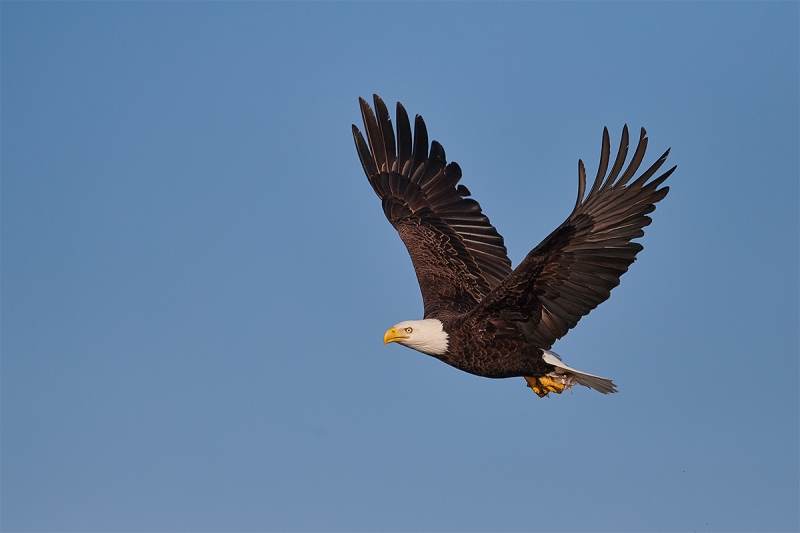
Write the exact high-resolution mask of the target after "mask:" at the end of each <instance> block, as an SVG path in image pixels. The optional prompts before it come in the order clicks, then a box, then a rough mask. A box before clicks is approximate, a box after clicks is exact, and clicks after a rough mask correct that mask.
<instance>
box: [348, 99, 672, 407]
mask: <svg viewBox="0 0 800 533" xmlns="http://www.w3.org/2000/svg"><path fill="white" fill-rule="evenodd" d="M359 102H360V105H361V115H362V118H363V121H364V128H365V133H366V140H365V139H364V136H363V135H362V134H361V132H360V131H359V130H358V128H357V127H356V126H355V125H353V137H354V138H355V143H356V149H357V151H358V156H359V158H360V159H361V164H362V166H363V167H364V172H365V173H366V175H367V179H368V180H369V183H370V185H372V188H373V189H374V190H375V193H376V194H377V195H378V197H379V198H380V199H381V201H382V203H383V212H384V213H385V214H386V218H388V219H389V222H390V223H391V224H392V226H394V228H395V229H396V230H397V232H398V233H399V234H400V238H401V239H402V240H403V242H404V243H405V245H406V248H407V249H408V253H409V255H410V256H411V261H412V262H413V264H414V270H415V271H416V273H417V279H418V281H419V286H420V291H421V292H422V301H423V304H424V317H423V319H422V320H409V321H405V322H400V323H399V324H396V325H395V326H394V327H392V328H390V329H389V330H388V331H387V332H386V334H385V335H384V344H387V343H390V342H398V343H400V344H402V345H404V346H408V347H409V348H413V349H415V350H418V351H420V352H423V353H426V354H428V355H431V356H433V357H436V358H438V359H440V360H442V361H443V362H445V363H447V364H449V365H452V366H454V367H456V368H458V369H460V370H463V371H465V372H469V373H471V374H475V375H478V376H484V377H489V378H510V377H524V378H525V380H526V381H527V383H528V386H529V387H531V388H532V389H533V390H534V392H535V393H536V394H538V395H539V396H546V395H547V394H548V393H550V392H554V393H561V392H562V391H564V390H565V389H569V388H571V387H572V386H573V385H575V384H580V385H584V386H587V387H590V388H593V389H595V390H597V391H600V392H602V393H604V394H607V393H610V392H616V387H615V385H614V383H612V381H611V380H610V379H607V378H602V377H599V376H594V375H592V374H587V373H585V372H581V371H579V370H575V369H574V368H571V367H568V366H567V365H565V364H564V363H563V362H562V361H561V358H560V357H559V356H558V355H557V354H556V353H554V352H552V351H550V348H551V347H552V346H553V343H555V341H556V340H558V339H560V338H561V337H563V336H564V335H566V334H567V332H568V331H569V330H570V329H572V328H573V327H575V325H576V324H577V323H578V321H579V320H580V319H581V317H583V316H585V315H587V314H589V312H590V311H591V310H592V309H594V308H595V307H597V306H598V305H599V304H600V303H602V302H603V301H605V300H607V299H608V298H609V296H610V295H611V289H613V288H614V287H616V286H617V285H619V278H620V276H622V274H624V273H625V272H626V271H627V270H628V267H629V266H630V265H631V263H633V262H634V261H635V260H636V254H637V253H638V252H639V251H641V250H642V245H640V244H638V243H635V242H632V241H633V239H636V238H638V237H642V236H643V235H644V230H643V229H642V228H644V227H645V226H647V225H648V224H650V222H651V219H650V217H648V216H647V215H648V214H649V213H651V212H653V211H654V210H655V204H656V203H657V202H659V201H660V200H662V199H663V198H664V197H665V196H666V195H667V192H668V191H669V188H668V187H661V188H659V186H660V185H661V184H662V183H663V182H664V180H666V179H667V177H669V175H670V174H672V172H673V171H674V170H675V167H672V168H670V169H669V170H667V171H666V172H664V173H663V174H661V175H660V176H658V177H657V178H655V179H651V178H652V177H653V176H654V175H655V174H656V172H658V170H659V169H660V168H661V166H662V165H663V164H664V162H665V161H666V159H667V155H668V154H669V150H667V151H666V152H665V153H664V155H662V156H661V157H660V158H659V159H658V160H657V161H656V162H655V163H654V164H653V165H652V166H651V167H650V168H648V169H647V170H645V171H644V172H642V173H641V174H640V175H639V176H637V177H636V178H635V179H634V175H635V174H636V172H637V170H638V169H639V166H640V165H641V163H642V160H643V158H644V153H645V150H646V148H647V137H646V132H645V130H644V128H642V130H641V134H640V136H639V142H638V144H637V146H636V150H635V152H634V154H633V157H632V158H631V161H630V163H628V165H627V167H626V168H625V169H624V170H623V167H625V161H626V158H627V154H628V128H627V126H625V127H624V128H623V130H622V141H621V142H620V147H619V151H618V152H617V156H616V158H615V160H614V162H613V165H612V166H611V170H610V171H609V170H608V167H609V163H610V142H609V136H608V129H604V130H603V146H602V151H601V155H600V166H599V168H598V170H597V177H596V178H595V180H594V182H593V184H592V187H591V189H590V190H589V192H588V194H587V193H586V171H585V169H584V166H583V162H582V161H578V199H577V201H576V202H575V208H574V209H573V210H572V213H571V214H570V215H569V217H567V219H566V220H565V221H564V223H563V224H561V225H560V226H559V227H558V228H556V230H555V231H553V232H552V233H551V234H550V235H548V236H547V237H546V238H545V239H544V240H543V241H542V242H541V243H540V244H539V245H538V246H537V247H536V248H534V249H533V250H531V252H530V253H528V255H527V256H526V257H525V259H524V260H523V261H522V262H521V263H520V264H519V265H518V266H517V268H515V269H514V270H512V269H511V261H510V260H509V259H508V256H507V253H506V247H505V245H504V243H503V237H501V236H500V234H499V233H498V232H497V230H496V229H495V228H494V226H492V224H491V223H490V222H489V219H488V218H487V217H486V215H484V214H483V212H482V211H481V206H480V205H479V204H478V202H476V201H475V200H473V199H471V198H469V196H470V192H469V190H468V189H467V188H466V187H465V186H464V185H459V184H458V182H459V180H460V179H461V168H460V167H459V166H458V164H457V163H454V162H451V163H449V164H448V163H447V160H446V158H445V153H444V148H442V146H441V145H440V144H439V143H438V142H436V141H433V142H431V143H430V144H429V143H428V132H427V129H426V127H425V122H424V121H423V120H422V117H420V116H419V115H417V116H416V118H415V120H414V134H413V137H412V134H411V123H410V121H409V119H408V114H407V113H406V110H405V109H404V108H403V106H402V105H401V104H400V103H399V102H398V104H397V112H396V120H397V137H396V138H395V130H394V128H393V126H392V122H391V119H390V117H389V112H388V110H387V108H386V105H385V104H384V103H383V100H381V99H380V98H379V97H378V96H377V95H375V96H374V104H375V110H374V112H373V110H372V108H371V107H370V106H369V104H368V103H367V102H366V101H365V100H364V99H363V98H359ZM631 180H633V181H631Z"/></svg>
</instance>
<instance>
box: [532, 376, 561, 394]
mask: <svg viewBox="0 0 800 533" xmlns="http://www.w3.org/2000/svg"><path fill="white" fill-rule="evenodd" d="M525 381H527V382H528V387H530V388H531V389H533V392H535V393H536V395H537V396H539V398H544V397H545V396H547V395H548V394H550V393H551V392H555V393H556V394H561V393H562V392H563V391H564V389H566V388H567V382H566V381H567V380H566V379H564V378H563V377H562V376H559V375H554V376H539V377H535V378H534V377H530V376H525Z"/></svg>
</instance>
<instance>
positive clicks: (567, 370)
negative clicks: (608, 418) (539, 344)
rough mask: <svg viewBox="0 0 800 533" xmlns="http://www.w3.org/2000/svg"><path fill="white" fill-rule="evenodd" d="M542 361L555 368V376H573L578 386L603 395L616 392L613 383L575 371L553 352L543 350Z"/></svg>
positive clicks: (606, 379)
mask: <svg viewBox="0 0 800 533" xmlns="http://www.w3.org/2000/svg"><path fill="white" fill-rule="evenodd" d="M542 359H544V362H545V363H547V364H548V365H553V366H554V367H556V373H557V374H568V375H571V376H573V377H574V378H575V381H577V382H578V384H579V385H583V386H584V387H589V388H590V389H594V390H596V391H597V392H602V393H603V394H609V393H612V392H617V386H616V385H614V382H613V381H611V380H610V379H608V378H603V377H600V376H595V375H594V374H587V373H586V372H581V371H580V370H575V369H574V368H572V367H569V366H567V365H565V364H564V363H563V362H562V361H561V356H559V355H558V354H557V353H555V352H551V351H550V350H544V353H543V354H542Z"/></svg>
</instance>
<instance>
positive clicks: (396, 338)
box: [383, 328, 410, 346]
mask: <svg viewBox="0 0 800 533" xmlns="http://www.w3.org/2000/svg"><path fill="white" fill-rule="evenodd" d="M408 338H410V337H409V336H408V335H406V334H405V333H400V332H399V331H397V328H389V331H387V332H386V333H384V335H383V344H384V346H385V345H387V344H389V343H390V342H400V341H404V340H406V339H408Z"/></svg>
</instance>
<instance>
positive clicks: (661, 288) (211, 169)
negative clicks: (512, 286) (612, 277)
mask: <svg viewBox="0 0 800 533" xmlns="http://www.w3.org/2000/svg"><path fill="white" fill-rule="evenodd" d="M0 18H1V19H2V26H1V28H0V29H1V30H2V38H1V41H0V44H1V45H2V55H1V56H0V59H1V60H2V61H1V63H2V87H1V88H0V89H1V90H2V107H1V108H0V109H1V111H2V413H1V415H2V442H1V445H2V447H1V450H2V465H1V466H2V469H1V472H2V480H1V481H2V487H1V488H2V499H1V500H0V502H1V504H2V523H1V524H0V526H1V527H2V529H3V530H4V531H101V530H102V531H131V530H136V531H260V530H282V531H301V530H318V531H328V530H331V531H345V530H354V531H365V530H370V531H373V530H374V531H434V530H435V531H439V530H448V531H449V530H460V531H490V530H491V531H527V530H549V531H625V530H639V531H645V530H647V531H684V530H685V531H723V530H736V531H756V530H764V531H767V530H775V531H790V530H797V528H798V468H799V465H798V320H799V316H798V48H799V44H798V20H799V18H798V4H797V3H796V2H782V3H781V2H771V3H743V2H741V3H655V4H651V3H567V4H555V3H509V4H495V3H470V4H454V3H440V4H427V3H406V4H370V3H334V4H319V3H300V4H295V3H94V2H80V3H57V4H54V3H11V2H3V3H2V5H1V6H0ZM373 92H376V93H378V94H380V95H381V96H383V97H384V99H385V100H386V101H387V103H389V104H390V109H392V110H393V108H394V102H395V101H396V100H400V101H402V102H403V103H404V104H405V106H406V108H407V109H408V111H409V113H411V114H412V115H413V114H414V113H420V114H422V115H423V116H424V117H425V119H426V121H427V124H428V127H429V131H430V133H431V138H433V139H437V140H439V141H441V142H442V144H443V145H444V147H445V149H446V150H447V154H448V157H449V158H450V159H451V160H455V161H458V162H459V163H460V165H461V166H462V168H463V170H464V179H463V183H464V184H466V185H467V186H468V187H469V188H470V189H471V191H472V192H473V194H474V196H475V198H477V199H478V200H479V201H480V202H481V204H482V206H483V208H484V211H485V212H486V213H487V214H488V215H489V216H490V217H491V220H492V222H493V223H494V224H495V225H496V227H497V228H498V229H499V231H500V232H501V233H502V234H503V235H504V237H505V238H506V243H507V246H508V249H509V254H510V256H511V258H512V260H513V261H514V264H517V263H518V262H519V261H520V260H521V259H522V258H523V257H524V255H525V254H526V253H527V251H528V250H529V249H530V248H532V247H533V246H535V245H536V244H537V243H538V242H539V241H540V240H541V239H542V238H543V237H544V236H545V235H546V234H547V233H549V232H550V231H551V230H552V229H553V228H555V227H556V226H557V225H558V224H559V223H560V222H561V221H562V220H563V219H564V218H565V217H566V216H567V215H568V213H569V211H570V209H571V208H572V205H573V203H574V195H575V192H576V187H577V177H576V176H577V174H576V162H577V159H578V158H583V159H584V161H585V162H586V164H587V167H588V169H589V173H590V174H591V173H592V172H593V170H594V169H596V166H597V161H598V158H599V152H600V140H601V133H602V128H603V126H608V127H609V129H610V131H611V136H612V142H614V143H617V142H618V139H619V134H620V131H621V128H622V125H623V124H624V123H627V124H628V125H629V126H630V127H631V128H632V129H633V130H634V131H638V128H639V127H640V126H645V127H646V128H647V129H648V131H649V135H650V151H649V153H648V156H647V158H646V161H645V162H646V163H648V164H649V162H651V161H654V160H655V158H656V157H657V156H658V155H660V153H661V152H662V151H663V150H665V149H666V148H667V147H670V146H671V147H672V155H671V156H670V160H669V161H670V163H672V164H677V165H678V170H677V172H676V173H675V174H674V175H673V177H671V178H670V180H669V185H670V186H671V193H670V195H669V196H668V197H667V198H666V200H665V201H664V202H662V204H660V205H659V208H658V210H657V212H656V213H655V215H654V218H655V221H654V224H653V225H652V226H650V227H649V228H648V229H647V235H646V236H645V238H644V240H643V243H644V244H645V250H644V252H643V253H641V254H640V258H639V260H638V261H637V263H636V264H634V265H633V267H632V269H631V271H630V272H629V273H628V274H626V275H625V276H624V277H623V279H622V284H621V286H620V287H619V288H618V289H616V290H615V291H614V293H613V297H612V298H611V300H610V301H608V302H607V303H605V304H603V305H602V306H601V307H600V308H599V309H597V310H596V311H594V312H593V313H592V314H591V315H590V316H589V317H587V318H585V319H584V320H583V321H581V323H580V324H579V326H578V328H577V329H576V330H574V331H573V332H572V333H570V335H569V336H568V337H567V338H565V339H564V340H562V341H560V342H559V343H557V344H556V346H555V349H556V350H557V351H558V352H559V353H561V354H562V355H563V356H564V358H565V360H566V362H567V363H568V364H570V365H572V366H575V367H578V368H581V369H585V370H586V371H589V372H593V373H597V374H600V375H604V376H609V377H612V378H614V380H615V381H616V382H617V384H618V385H619V388H620V392H619V394H616V395H613V396H602V395H600V394H597V393H595V392H593V391H590V390H587V389H580V390H575V391H574V392H573V393H572V394H563V395H561V396H554V397H552V398H550V399H539V398H537V397H536V396H535V395H534V394H533V393H532V392H531V391H530V390H529V389H527V388H526V387H525V384H524V381H523V380H522V379H513V380H497V381H495V380H488V379H483V378H478V377H474V376H470V375H468V374H465V373H461V372H458V371H456V370H454V369H452V368H450V367H447V366H445V365H443V364H441V363H440V362H438V361H436V360H434V359H432V358H429V357H427V356H424V355H422V354H419V353H416V352H413V351H410V350H408V349H405V348H402V347H400V346H396V345H393V346H389V347H383V346H382V345H381V339H382V335H383V332H384V331H385V330H386V328H388V327H389V326H391V325H393V324H394V323H396V322H399V321H401V320H404V319H411V318H420V317H421V312H422V306H421V300H420V295H419V290H418V287H417V283H416V279H415V276H414V272H413V270H412V267H411V263H410V261H409V259H408V256H407V254H406V252H405V249H404V247H403V245H402V243H401V242H400V240H399V238H398V237H397V235H396V234H395V233H394V231H393V229H392V228H391V226H390V225H389V224H388V223H387V222H386V220H385V219H384V217H383V214H382V212H381V209H380V204H379V201H378V199H377V198H376V197H375V195H374V193H373V192H372V190H371V189H370V187H369V186H368V184H367V182H366V179H365V177H364V175H363V173H362V170H361V167H360V164H359V162H358V158H357V156H356V152H355V149H354V147H353V141H352V136H351V133H350V124H352V123H354V122H358V121H359V120H360V114H359V110H358V105H357V100H356V98H357V97H358V96H365V97H368V98H369V97H370V96H371V94H372V93H373Z"/></svg>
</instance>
